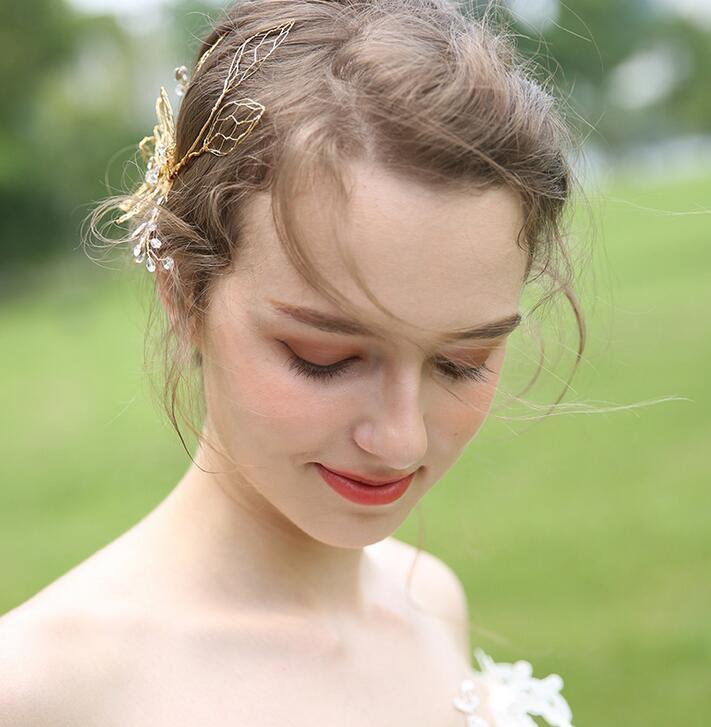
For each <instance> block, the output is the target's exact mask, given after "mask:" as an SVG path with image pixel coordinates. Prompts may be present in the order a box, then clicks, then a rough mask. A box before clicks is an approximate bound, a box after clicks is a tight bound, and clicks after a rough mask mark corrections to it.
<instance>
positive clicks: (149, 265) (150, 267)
mask: <svg viewBox="0 0 711 727" xmlns="http://www.w3.org/2000/svg"><path fill="white" fill-rule="evenodd" d="M146 268H147V269H148V272H149V273H152V272H154V271H155V269H156V263H155V260H154V259H153V258H152V257H149V258H148V260H146Z"/></svg>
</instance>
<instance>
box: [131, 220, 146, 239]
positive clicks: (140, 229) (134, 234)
mask: <svg viewBox="0 0 711 727" xmlns="http://www.w3.org/2000/svg"><path fill="white" fill-rule="evenodd" d="M147 224H148V223H147V222H141V224H140V225H139V226H138V227H137V228H136V229H135V230H134V231H133V232H132V233H131V239H132V240H135V239H136V238H137V237H138V236H139V235H140V234H141V233H142V232H143V230H145V229H146V225H147Z"/></svg>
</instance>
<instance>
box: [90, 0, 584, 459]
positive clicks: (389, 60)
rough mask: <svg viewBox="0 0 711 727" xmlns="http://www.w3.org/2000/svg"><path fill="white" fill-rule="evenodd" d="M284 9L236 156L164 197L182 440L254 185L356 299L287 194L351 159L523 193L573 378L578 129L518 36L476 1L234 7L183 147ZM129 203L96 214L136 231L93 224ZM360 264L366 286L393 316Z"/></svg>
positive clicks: (536, 268)
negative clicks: (568, 344)
mask: <svg viewBox="0 0 711 727" xmlns="http://www.w3.org/2000/svg"><path fill="white" fill-rule="evenodd" d="M494 7H495V6H494V5H490V6H488V9H493V8H494ZM288 18H293V19H294V20H295V23H294V26H293V28H292V29H291V31H290V33H289V35H288V37H287V38H286V39H285V41H284V42H283V43H282V44H281V45H280V46H279V48H278V49H277V50H276V51H275V52H274V53H273V54H272V55H271V56H270V57H269V58H267V59H266V60H265V62H264V63H263V64H262V65H261V66H260V68H259V69H258V71H257V72H256V73H254V74H252V75H251V76H249V77H248V78H247V79H245V80H244V81H243V82H242V83H241V84H240V86H239V89H238V91H239V95H240V96H241V97H242V96H244V97H249V98H253V99H257V100H258V101H259V102H260V103H262V104H263V105H264V106H265V107H266V111H265V113H264V115H263V117H262V118H261V120H260V122H259V123H258V124H257V125H256V127H255V128H254V130H253V131H252V132H251V133H250V134H249V135H248V136H246V137H245V139H244V140H243V141H242V142H241V143H240V145H239V146H238V147H237V149H236V151H235V152H234V153H232V154H229V155H227V156H224V157H218V156H214V155H212V154H203V155H202V156H200V157H197V158H195V159H194V160H192V162H191V164H189V165H187V166H186V167H185V168H184V169H182V170H181V171H180V173H179V174H178V176H177V177H176V179H175V182H174V185H173V188H172V190H171V192H170V194H169V196H168V198H167V201H166V203H165V204H164V205H163V206H161V208H160V214H159V218H158V230H159V237H160V239H161V240H162V242H163V248H162V250H161V253H162V254H169V255H170V256H172V257H173V259H174V260H175V267H174V269H173V270H172V271H171V273H170V274H169V275H168V274H165V273H163V272H162V271H160V270H158V271H157V272H156V273H155V275H156V276H162V280H161V285H162V286H163V287H162V290H161V292H162V294H163V296H164V299H165V301H166V303H167V308H168V309H169V311H170V314H171V321H170V323H169V324H168V325H167V326H166V327H165V329H164V331H163V335H162V336H161V337H160V339H159V340H157V343H158V349H159V351H160V352H161V353H162V362H163V367H162V370H163V371H164V375H165V379H164V383H163V388H162V392H161V394H162V396H161V398H162V403H163V405H164V407H165V409H166V412H167V414H168V416H169V418H170V420H171V422H172V424H173V426H174V428H175V429H176V431H177V432H178V435H179V436H180V438H181V441H182V442H183V446H184V447H185V442H184V440H183V437H182V435H181V433H180V427H179V425H178V415H181V416H182V418H183V419H184V420H185V421H186V422H187V423H188V425H189V426H190V428H191V430H192V431H193V432H194V433H196V434H197V430H196V429H195V428H194V427H193V426H192V425H191V423H190V420H191V412H190V405H189V404H188V405H187V406H185V405H183V403H181V397H180V396H179V391H180V389H181V384H186V385H187V384H188V382H189V381H190V379H191V372H192V373H195V372H196V370H197V373H199V369H200V366H201V354H200V352H199V350H198V348H197V347H196V346H195V343H194V340H195V338H194V337H195V335H198V336H199V331H200V330H201V324H202V322H203V320H204V316H205V313H206V311H207V308H208V303H209V300H210V292H211V287H212V285H213V283H214V282H215V281H216V279H217V277H218V276H220V275H222V274H224V273H226V272H228V271H229V269H230V266H231V264H232V263H233V262H234V260H235V257H236V256H237V255H238V254H239V250H240V247H241V245H242V244H243V239H244V236H245V229H244V218H245V215H244V212H245V210H246V209H247V205H248V203H249V200H250V198H251V197H252V196H253V195H254V193H255V192H264V191H269V192H271V196H272V203H273V209H274V222H275V225H276V228H277V231H278V233H279V236H280V238H281V242H282V244H283V246H284V249H285V251H286V252H287V254H288V256H289V258H290V259H291V261H292V262H293V264H294V266H295V267H296V269H297V270H298V271H299V272H300V273H301V274H302V275H303V276H304V278H305V279H306V280H307V281H308V282H309V283H310V284H311V285H312V286H313V287H314V288H315V289H316V290H318V291H319V292H321V293H322V294H323V295H324V296H326V297H327V298H328V299H330V300H331V301H332V302H334V303H335V304H336V305H338V306H339V307H341V308H342V309H345V310H349V309H350V304H349V302H348V301H347V300H345V299H344V298H343V296H342V295H341V294H340V293H339V292H338V290H337V289H335V288H334V287H333V286H331V285H330V284H329V283H328V281H327V280H325V279H324V278H323V277H322V276H321V275H320V274H319V273H318V270H317V267H316V265H314V262H313V260H311V259H310V257H309V254H308V247H307V245H305V244H303V242H302V241H301V240H300V239H299V237H298V236H297V235H295V230H296V226H295V222H294V216H293V213H292V210H291V208H290V204H289V201H290V198H291V197H292V190H294V189H298V190H304V189H306V188H307V187H308V185H309V184H311V183H313V182H314V181H315V180H317V179H319V180H324V179H327V180H328V181H330V182H332V183H333V184H332V189H333V190H334V191H335V194H336V195H337V196H339V197H340V198H341V200H343V201H345V199H346V197H347V194H346V191H345V185H344V169H345V165H346V162H348V161H349V160H355V159H363V160H368V161H372V162H376V163H378V164H379V165H380V166H381V167H383V168H384V169H387V170H388V171H390V172H393V173H396V174H399V175H402V176H404V177H406V178H409V179H413V180H417V181H420V182H422V183H423V184H426V185H431V186H432V187H434V188H437V189H441V190H453V191H454V190H456V191H463V190H464V191H466V190H471V191H473V190H477V189H480V190H481V189H487V188H492V187H496V186H506V187H508V188H510V189H512V190H513V191H515V192H516V193H517V195H518V197H519V199H520V200H521V202H522V205H523V210H524V224H523V227H522V229H521V231H520V234H519V238H518V240H517V244H518V245H519V246H520V247H521V249H522V250H523V251H525V252H526V253H527V256H528V266H527V270H526V281H525V282H526V283H531V282H534V281H538V282H539V283H540V284H542V285H543V286H544V295H543V296H542V298H541V299H540V300H539V302H538V304H537V305H536V306H535V308H538V307H539V306H542V305H543V304H544V303H546V302H547V301H549V300H551V299H552V298H553V297H554V296H555V295H556V294H557V293H558V292H562V294H563V295H564V296H565V297H566V298H567V300H568V301H569V303H570V305H571V307H572V309H573V311H574V313H575V317H576V320H577V325H578V331H579V345H578V350H577V356H576V362H575V368H574V370H573V374H574V372H575V370H576V369H577V366H578V363H579V361H580V357H581V355H582V351H583V348H584V344H585V329H584V325H583V317H582V314H581V312H580V309H579V306H578V303H577V300H576V296H575V295H574V293H573V290H572V282H573V275H574V266H573V264H572V255H571V250H570V248H569V246H568V244H567V242H566V235H565V230H564V224H563V217H564V215H563V213H564V209H565V208H566V203H567V201H568V200H569V197H570V194H571V189H572V186H573V176H572V173H571V168H570V163H569V161H568V159H569V154H570V152H571V151H574V144H573V137H572V133H571V130H570V128H569V127H568V125H567V123H566V122H565V121H564V118H563V115H562V113H561V111H560V110H559V108H558V106H559V105H558V104H557V103H556V102H555V100H554V97H553V95H552V93H551V92H550V91H548V90H546V89H545V88H544V85H545V84H543V83H539V82H537V81H536V80H534V76H535V68H534V67H533V65H532V63H531V61H525V60H523V59H521V58H519V57H518V55H517V53H516V51H515V46H514V42H513V37H512V35H511V34H509V33H507V32H506V31H505V29H504V27H503V26H501V25H499V20H500V18H499V17H498V16H497V15H496V14H495V13H494V12H493V10H490V11H485V12H484V13H483V15H480V16H479V17H478V18H476V19H475V17H474V14H473V8H472V3H467V2H459V3H457V2H454V1H451V2H450V1H449V0H342V1H340V0H248V1H246V2H238V3H235V4H234V5H232V6H231V7H229V8H228V9H227V10H225V11H224V17H223V18H222V19H221V20H220V21H219V22H217V23H216V24H215V26H214V28H213V29H212V30H211V32H210V33H209V35H207V37H206V38H205V39H204V41H203V43H202V46H201V48H200V49H199V50H198V52H197V54H196V61H197V59H198V58H200V56H201V55H202V54H203V53H204V52H205V51H206V50H207V49H208V48H209V47H210V46H211V45H212V44H213V43H215V41H216V40H217V39H218V38H219V37H220V36H221V35H223V34H225V33H227V35H226V37H225V38H224V39H223V40H222V41H221V43H220V44H219V46H218V47H217V48H216V50H215V52H214V53H212V54H211V55H210V57H209V58H208V59H207V62H206V63H205V65H204V66H203V67H202V68H201V69H200V71H199V72H198V73H197V75H196V76H195V77H194V78H193V80H192V82H191V83H190V85H189V87H188V90H187V93H186V95H185V97H184V99H183V101H182V105H181V107H180V112H179V115H178V118H177V121H176V158H180V157H181V156H182V155H183V154H184V153H185V152H186V151H187V149H188V148H189V147H190V146H191V144H192V143H193V141H194V140H195V138H196V136H197V135H198V133H199V131H200V129H201V128H202V127H203V125H204V123H205V121H206V116H207V114H208V113H209V111H210V109H211V108H212V106H213V104H214V102H215V100H216V98H217V97H218V96H219V94H220V91H221V90H222V87H223V83H224V78H225V76H226V73H227V67H228V66H229V63H230V61H231V59H232V58H233V57H234V55H235V53H236V51H237V49H238V48H239V47H240V45H241V44H242V43H243V42H244V40H245V39H246V38H248V37H249V36H251V35H254V34H255V33H258V32H260V31H263V30H266V29H268V28H272V27H274V26H277V25H279V24H280V23H282V22H284V21H285V20H286V19H288ZM124 199H126V196H118V197H112V198H109V199H107V200H104V201H103V202H102V203H100V204H99V205H98V206H97V208H96V209H95V210H94V211H93V213H92V215H91V218H90V231H91V232H92V233H94V234H95V235H96V236H97V237H99V238H100V239H101V240H102V241H104V242H111V243H112V244H117V243H127V242H128V240H129V236H128V235H126V236H125V237H122V238H120V239H116V238H108V237H105V236H104V235H103V233H102V232H101V231H100V229H99V225H98V223H99V221H100V220H101V218H102V217H103V216H104V214H105V213H106V212H108V211H110V210H113V209H115V208H116V207H117V206H118V204H119V203H121V202H122V201H123V200H124ZM354 274H355V277H356V279H357V280H358V281H359V283H360V284H361V287H362V288H363V290H364V291H365V292H366V294H367V295H368V298H369V299H370V300H371V301H373V302H374V303H375V304H376V305H377V306H378V308H380V309H381V310H383V311H385V312H386V313H387V314H388V315H391V314H390V312H389V311H386V309H384V308H383V307H382V306H381V305H380V304H379V303H378V301H377V300H376V299H375V298H374V296H373V295H372V293H371V292H370V291H369V290H368V289H367V285H366V283H365V281H363V280H362V278H360V277H359V276H358V275H357V274H356V273H355V271H354ZM147 277H148V278H149V279H151V278H152V276H149V275H148V276H147ZM153 281H154V283H155V279H153ZM156 299H157V296H154V300H156ZM535 308H534V310H535ZM532 312H533V310H531V311H529V315H530V313H532ZM149 326H150V319H149ZM539 368H540V367H539ZM573 374H571V377H572V375H573ZM536 375H537V374H536ZM533 381H535V377H534V379H533ZM533 381H532V382H531V384H532V383H533ZM531 384H529V386H528V387H527V388H526V389H525V390H524V392H525V391H526V390H527V389H528V388H530V385H531ZM188 389H189V387H188ZM524 392H520V393H524ZM564 394H565V390H564V391H563V392H562V393H561V395H560V396H559V397H558V399H557V400H556V401H555V402H554V404H553V406H555V405H556V404H558V402H559V401H560V399H561V398H562V397H563V395H564ZM197 403H198V406H201V405H202V402H201V401H198V402H197ZM185 448H186V451H188V450H187V447H185Z"/></svg>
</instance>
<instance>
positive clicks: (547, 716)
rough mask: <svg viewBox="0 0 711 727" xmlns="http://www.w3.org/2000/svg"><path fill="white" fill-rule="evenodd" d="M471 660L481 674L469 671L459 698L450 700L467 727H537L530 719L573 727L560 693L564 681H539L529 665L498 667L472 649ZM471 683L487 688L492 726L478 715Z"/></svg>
mask: <svg viewBox="0 0 711 727" xmlns="http://www.w3.org/2000/svg"><path fill="white" fill-rule="evenodd" d="M474 657H475V658H476V660H477V662H478V664H479V669H480V670H479V671H476V670H472V671H473V674H472V675H471V676H467V677H466V678H464V679H463V680H462V682H461V684H460V687H459V694H458V696H456V697H454V699H453V700H452V703H453V705H454V707H455V709H458V710H459V711H460V712H463V713H464V714H465V715H466V720H467V721H466V723H465V724H466V727H537V724H536V722H535V721H534V720H533V719H532V718H531V717H532V716H537V717H542V718H543V719H544V720H546V722H547V723H548V724H549V725H551V727H573V724H572V722H571V720H572V717H573V715H572V712H571V709H570V706H569V705H568V702H567V701H566V700H565V698H564V697H563V696H562V695H561V693H560V690H561V689H562V688H563V680H562V678H561V677H560V676H559V675H558V674H549V675H548V676H547V677H545V678H544V679H538V678H536V677H534V676H533V668H532V666H531V664H530V663H529V662H528V661H523V660H519V661H517V662H515V663H514V664H505V663H497V662H495V661H494V660H493V659H492V658H491V657H490V656H489V655H488V654H486V653H485V652H484V651H483V650H482V649H475V650H474ZM474 679H476V680H477V682H479V683H481V684H483V685H484V687H485V688H486V692H487V703H488V711H489V713H490V714H491V716H492V717H493V719H494V722H493V723H491V722H490V720H488V719H486V718H485V717H484V716H483V715H482V713H481V711H480V710H481V706H482V705H481V699H480V697H479V694H478V693H477V690H476V684H475V681H474Z"/></svg>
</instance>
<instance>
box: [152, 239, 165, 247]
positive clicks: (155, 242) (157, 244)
mask: <svg viewBox="0 0 711 727" xmlns="http://www.w3.org/2000/svg"><path fill="white" fill-rule="evenodd" d="M162 244H163V243H162V242H161V241H160V240H159V239H158V238H157V237H153V238H151V247H152V248H153V249H154V250H158V248H160V246H161V245H162Z"/></svg>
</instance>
